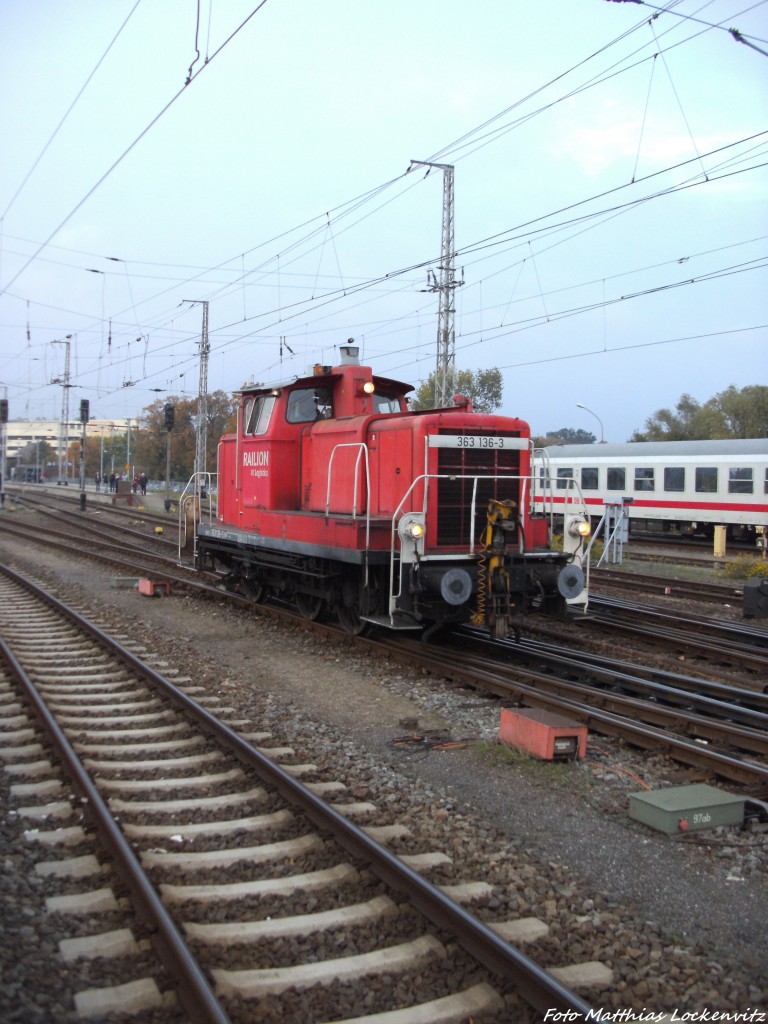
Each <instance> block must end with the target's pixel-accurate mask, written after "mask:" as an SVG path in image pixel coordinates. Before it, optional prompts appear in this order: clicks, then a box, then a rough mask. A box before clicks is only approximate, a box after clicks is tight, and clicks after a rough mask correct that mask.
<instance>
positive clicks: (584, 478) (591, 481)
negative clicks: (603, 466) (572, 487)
mask: <svg viewBox="0 0 768 1024" xmlns="http://www.w3.org/2000/svg"><path fill="white" fill-rule="evenodd" d="M581 489H582V491H596V490H597V489H598V488H597V466H582V467H581Z"/></svg>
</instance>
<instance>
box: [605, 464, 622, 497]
mask: <svg viewBox="0 0 768 1024" xmlns="http://www.w3.org/2000/svg"><path fill="white" fill-rule="evenodd" d="M626 489H627V471H626V469H621V468H620V467H619V466H609V467H608V490H609V491H626Z"/></svg>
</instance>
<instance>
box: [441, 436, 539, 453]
mask: <svg viewBox="0 0 768 1024" xmlns="http://www.w3.org/2000/svg"><path fill="white" fill-rule="evenodd" d="M429 447H430V448H473V449H481V450H482V449H484V448H488V449H490V448H494V449H496V450H502V449H503V450H505V451H518V452H519V451H524V450H525V449H526V448H527V447H528V440H527V438H523V437H492V436H491V435H489V434H430V435H429Z"/></svg>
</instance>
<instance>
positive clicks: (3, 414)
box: [0, 398, 8, 423]
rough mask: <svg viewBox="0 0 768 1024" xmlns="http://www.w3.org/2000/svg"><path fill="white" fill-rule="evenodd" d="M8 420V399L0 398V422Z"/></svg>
mask: <svg viewBox="0 0 768 1024" xmlns="http://www.w3.org/2000/svg"><path fill="white" fill-rule="evenodd" d="M7 422H8V399H7V398H0V423H7Z"/></svg>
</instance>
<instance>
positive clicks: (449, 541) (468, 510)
mask: <svg viewBox="0 0 768 1024" xmlns="http://www.w3.org/2000/svg"><path fill="white" fill-rule="evenodd" d="M440 433H441V434H453V435H457V434H462V435H465V436H466V435H473V434H474V436H479V435H482V436H486V437H487V436H493V437H519V436H520V435H519V434H515V433H510V432H509V431H497V430H482V431H477V432H474V431H468V430H441V431H440ZM437 472H438V473H439V474H440V475H441V476H443V475H444V474H448V475H450V476H451V477H454V478H455V479H452V480H438V481H437V544H438V546H440V547H468V546H469V541H470V535H471V527H472V524H471V514H472V492H473V488H474V483H475V482H474V480H473V479H472V478H473V477H475V476H477V477H494V476H502V477H505V478H507V479H501V480H493V479H488V480H478V482H477V494H476V498H475V534H474V536H475V540H476V541H477V540H478V539H479V537H480V536H481V533H482V530H483V529H484V528H485V525H486V522H487V518H486V511H487V508H488V501H489V499H490V498H495V499H496V500H497V501H508V500H510V499H511V500H512V501H515V502H517V503H518V505H519V503H520V481H519V480H518V479H514V480H510V479H508V477H510V476H512V477H519V475H520V452H519V451H516V450H511V449H507V450H501V451H499V450H497V449H492V448H491V449H489V448H482V449H467V448H438V449H437Z"/></svg>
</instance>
